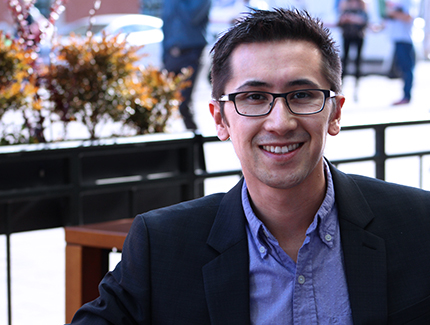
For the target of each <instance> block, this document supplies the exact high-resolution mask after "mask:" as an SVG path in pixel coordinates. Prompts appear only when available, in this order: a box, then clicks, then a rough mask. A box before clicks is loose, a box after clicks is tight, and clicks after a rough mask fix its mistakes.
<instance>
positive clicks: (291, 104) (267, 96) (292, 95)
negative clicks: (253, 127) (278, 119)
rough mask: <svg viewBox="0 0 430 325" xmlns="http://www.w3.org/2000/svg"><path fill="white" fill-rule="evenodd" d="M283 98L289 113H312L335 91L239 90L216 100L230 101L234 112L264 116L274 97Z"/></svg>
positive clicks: (334, 95)
mask: <svg viewBox="0 0 430 325" xmlns="http://www.w3.org/2000/svg"><path fill="white" fill-rule="evenodd" d="M278 97H282V98H284V99H285V102H286V103H287V106H288V108H289V110H290V111H291V113H293V114H296V115H312V114H317V113H319V112H321V111H322V110H323V109H324V106H325V102H326V99H327V98H332V97H336V93H335V92H334V91H332V90H326V89H300V90H294V91H290V92H288V93H283V94H274V93H269V92H267V91H241V92H238V93H232V94H228V95H223V96H221V98H220V99H218V101H220V102H228V101H232V102H233V103H234V107H235V109H236V112H237V113H238V114H239V115H243V116H265V115H268V114H269V113H270V112H271V111H272V108H273V103H274V102H275V99H276V98H278Z"/></svg>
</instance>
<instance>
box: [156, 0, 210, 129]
mask: <svg viewBox="0 0 430 325" xmlns="http://www.w3.org/2000/svg"><path fill="white" fill-rule="evenodd" d="M210 8H211V0H164V2H163V11H162V19H163V33H164V40H163V64H164V68H165V69H167V70H168V71H171V72H174V73H176V74H177V73H179V72H181V69H182V68H188V67H191V68H192V69H193V71H194V73H193V75H192V76H191V78H190V81H191V83H192V84H191V86H190V87H188V88H186V89H184V90H183V91H182V97H183V102H182V103H181V105H180V107H179V111H180V112H181V115H182V118H183V120H184V124H185V127H186V128H187V129H188V130H192V131H195V130H197V125H196V123H195V120H194V116H193V113H192V109H191V100H192V94H193V90H194V87H195V83H196V79H197V75H198V73H199V69H200V66H201V64H200V59H201V56H202V52H203V50H204V48H205V46H206V44H207V41H206V29H207V24H208V19H209V18H208V17H209V10H210Z"/></svg>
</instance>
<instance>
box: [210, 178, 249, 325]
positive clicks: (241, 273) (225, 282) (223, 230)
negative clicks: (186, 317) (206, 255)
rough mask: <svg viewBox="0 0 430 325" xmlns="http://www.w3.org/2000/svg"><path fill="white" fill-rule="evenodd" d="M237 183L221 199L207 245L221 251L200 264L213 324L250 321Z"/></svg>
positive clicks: (245, 258) (247, 264) (245, 248)
mask: <svg viewBox="0 0 430 325" xmlns="http://www.w3.org/2000/svg"><path fill="white" fill-rule="evenodd" d="M242 184H243V182H242V181H241V182H239V183H238V184H237V185H236V186H235V187H234V188H233V189H232V190H231V191H230V192H229V193H227V194H226V195H225V197H224V198H223V200H222V201H221V204H220V207H219V210H218V213H217V216H216V218H215V222H214V225H213V227H212V230H211V232H210V234H209V237H208V241H207V244H208V245H209V246H211V247H212V248H213V249H215V250H216V251H218V253H219V254H220V255H219V256H218V257H216V258H215V259H214V260H212V261H211V262H209V263H208V264H206V265H205V266H204V267H203V277H204V282H205V291H206V299H207V302H208V309H209V314H210V318H211V323H212V324H249V323H250V318H249V317H250V316H249V315H250V313H249V257H248V241H247V236H246V229H245V215H244V212H243V209H242V203H241V202H242V201H241V188H242Z"/></svg>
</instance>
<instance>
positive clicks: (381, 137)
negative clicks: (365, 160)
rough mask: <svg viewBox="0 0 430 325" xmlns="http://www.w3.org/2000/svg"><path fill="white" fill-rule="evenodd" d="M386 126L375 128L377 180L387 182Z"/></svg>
mask: <svg viewBox="0 0 430 325" xmlns="http://www.w3.org/2000/svg"><path fill="white" fill-rule="evenodd" d="M386 159H387V155H386V153H385V126H384V125H376V126H375V164H376V166H375V167H376V178H378V179H381V180H385V160H386Z"/></svg>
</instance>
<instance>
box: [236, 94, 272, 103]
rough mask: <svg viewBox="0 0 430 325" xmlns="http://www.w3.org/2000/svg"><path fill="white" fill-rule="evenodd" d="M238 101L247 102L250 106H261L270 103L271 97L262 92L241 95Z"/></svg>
mask: <svg viewBox="0 0 430 325" xmlns="http://www.w3.org/2000/svg"><path fill="white" fill-rule="evenodd" d="M237 99H238V100H240V101H246V102H247V103H248V104H261V103H267V102H270V100H271V95H270V94H266V93H261V92H246V93H242V94H239V95H238V96H237Z"/></svg>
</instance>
